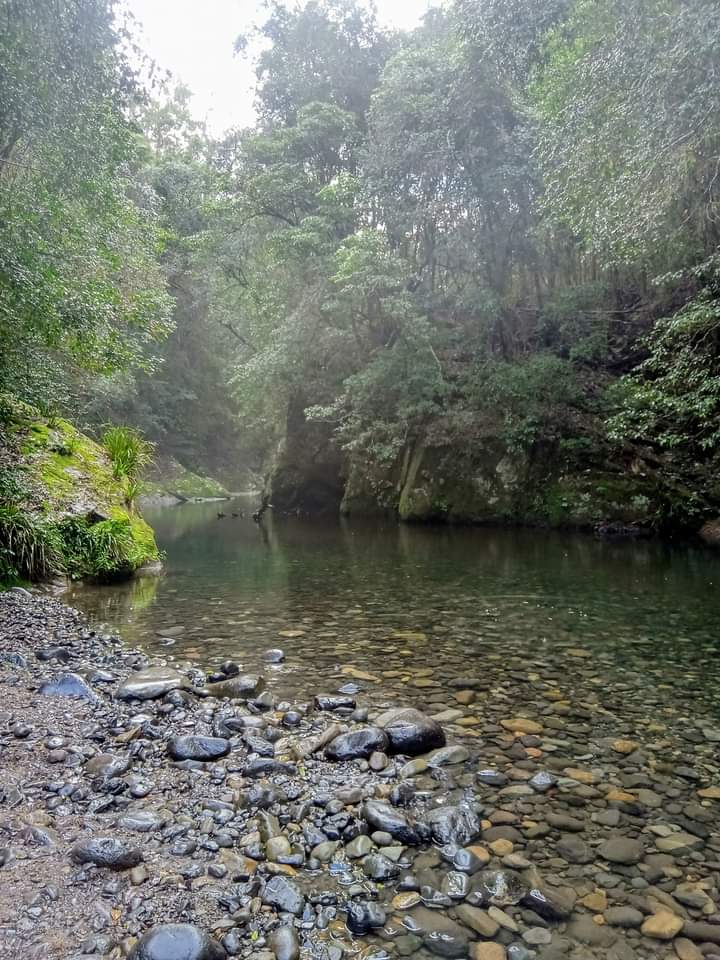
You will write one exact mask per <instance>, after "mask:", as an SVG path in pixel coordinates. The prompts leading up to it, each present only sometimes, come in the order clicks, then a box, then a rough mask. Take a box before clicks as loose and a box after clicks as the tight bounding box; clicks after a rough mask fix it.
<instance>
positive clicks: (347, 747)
mask: <svg viewBox="0 0 720 960" xmlns="http://www.w3.org/2000/svg"><path fill="white" fill-rule="evenodd" d="M388 744H389V740H388V736H387V734H386V733H385V731H384V730H382V729H381V728H380V727H363V728H362V729H361V730H351V731H350V733H341V734H340V736H339V737H335V739H334V740H333V741H332V742H331V743H329V744H328V745H327V747H325V756H326V757H327V758H328V760H356V759H359V758H363V759H365V760H367V758H368V757H369V756H370V755H371V754H372V753H374V752H375V751H376V750H379V751H383V752H384V751H386V750H387V748H388Z"/></svg>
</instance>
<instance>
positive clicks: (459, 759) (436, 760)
mask: <svg viewBox="0 0 720 960" xmlns="http://www.w3.org/2000/svg"><path fill="white" fill-rule="evenodd" d="M469 759H470V751H469V750H468V749H467V748H466V747H462V746H460V745H458V744H454V745H452V746H449V747H441V748H440V749H439V750H433V752H432V753H431V754H430V755H429V757H428V758H427V765H428V766H429V767H432V768H435V767H443V766H446V765H450V764H453V763H465V761H466V760H469Z"/></svg>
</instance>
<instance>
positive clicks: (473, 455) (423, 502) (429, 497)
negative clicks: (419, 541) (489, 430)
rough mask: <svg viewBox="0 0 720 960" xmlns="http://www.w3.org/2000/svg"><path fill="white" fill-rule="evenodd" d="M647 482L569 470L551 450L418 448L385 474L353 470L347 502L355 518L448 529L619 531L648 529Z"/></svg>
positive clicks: (590, 469) (497, 445)
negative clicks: (374, 516)
mask: <svg viewBox="0 0 720 960" xmlns="http://www.w3.org/2000/svg"><path fill="white" fill-rule="evenodd" d="M648 492H649V491H648V489H647V484H646V482H645V480H644V478H641V477H636V476H634V475H632V474H630V473H628V474H626V475H623V474H621V473H620V472H615V471H611V470H608V469H603V468H602V467H601V466H600V465H598V464H594V465H588V466H587V467H584V468H583V467H582V466H578V465H573V466H572V467H571V466H570V465H569V464H567V463H564V462H563V461H562V460H561V459H560V458H557V457H556V456H554V455H553V452H552V451H550V450H535V451H533V452H532V454H528V453H524V452H517V451H511V450H508V449H507V447H506V446H504V445H503V444H502V443H501V442H500V441H497V440H496V441H489V442H487V443H486V444H484V445H483V446H482V447H480V448H476V449H472V448H471V449H468V448H465V449H458V448H453V447H428V446H425V445H423V444H422V443H417V444H415V445H414V446H413V447H409V448H407V449H406V450H405V452H404V454H403V456H402V457H401V458H400V459H399V460H398V462H397V463H396V464H394V465H393V466H392V467H391V468H390V469H388V470H387V471H384V472H380V473H379V472H377V471H368V470H367V469H366V467H365V465H364V464H363V463H361V462H354V463H353V464H352V465H351V467H350V470H349V478H348V482H347V486H346V488H345V496H344V498H343V502H342V512H343V513H346V514H349V515H352V514H358V513H366V512H367V511H368V509H372V508H374V507H379V508H381V509H384V510H386V511H389V512H392V513H396V514H397V516H398V517H399V519H401V520H404V521H408V522H413V521H429V520H434V521H446V522H449V523H526V524H538V525H547V526H553V527H561V526H568V527H594V526H597V525H599V524H603V523H604V524H616V525H619V526H632V527H636V528H637V529H638V530H641V529H644V528H645V527H647V526H649V525H650V524H651V522H652V506H653V505H652V501H651V498H650V497H649V496H648Z"/></svg>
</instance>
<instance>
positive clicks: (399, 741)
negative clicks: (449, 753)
mask: <svg viewBox="0 0 720 960" xmlns="http://www.w3.org/2000/svg"><path fill="white" fill-rule="evenodd" d="M376 723H377V725H378V726H379V727H382V729H383V730H384V731H385V733H386V734H387V735H388V739H389V741H390V747H389V749H388V753H390V754H398V753H401V754H404V755H406V756H408V757H417V756H419V755H420V754H421V753H428V752H429V751H430V750H435V749H437V748H439V747H444V746H445V732H444V730H443V728H442V727H441V726H440V724H439V723H438V722H437V721H436V720H433V719H432V718H431V717H428V716H426V715H425V714H424V713H421V712H420V711H419V710H415V709H414V708H413V707H401V708H399V709H396V710H386V711H385V712H384V713H382V714H380V716H379V717H378V718H377V720H376Z"/></svg>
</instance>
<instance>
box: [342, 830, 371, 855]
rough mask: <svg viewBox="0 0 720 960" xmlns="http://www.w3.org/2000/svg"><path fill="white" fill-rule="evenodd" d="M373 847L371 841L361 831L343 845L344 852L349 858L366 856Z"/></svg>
mask: <svg viewBox="0 0 720 960" xmlns="http://www.w3.org/2000/svg"><path fill="white" fill-rule="evenodd" d="M372 849H373V842H372V840H371V839H370V837H368V836H367V835H366V834H364V833H361V834H360V835H359V836H357V837H355V839H354V840H351V841H350V843H348V845H347V846H346V847H345V854H346V856H347V857H349V858H350V859H351V860H358V859H359V858H360V857H364V856H366V855H367V854H368V853H370V851H371V850H372Z"/></svg>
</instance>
